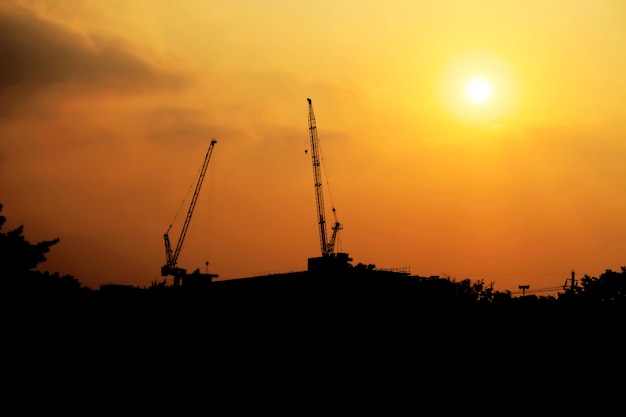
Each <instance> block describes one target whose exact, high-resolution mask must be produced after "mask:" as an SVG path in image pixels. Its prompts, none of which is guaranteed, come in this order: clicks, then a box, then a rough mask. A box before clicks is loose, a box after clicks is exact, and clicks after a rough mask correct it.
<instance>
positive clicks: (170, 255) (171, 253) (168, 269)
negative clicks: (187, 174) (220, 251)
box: [161, 139, 217, 286]
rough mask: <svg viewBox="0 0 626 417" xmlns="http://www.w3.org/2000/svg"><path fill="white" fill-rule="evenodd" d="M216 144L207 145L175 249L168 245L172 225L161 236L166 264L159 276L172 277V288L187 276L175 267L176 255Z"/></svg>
mask: <svg viewBox="0 0 626 417" xmlns="http://www.w3.org/2000/svg"><path fill="white" fill-rule="evenodd" d="M216 143H217V140H215V139H212V140H211V144H210V145H209V149H208V150H207V152H206V155H205V156H204V162H203V163H202V167H201V168H200V175H199V178H198V183H197V184H196V189H195V191H194V193H193V197H192V199H191V203H190V205H189V210H188V211H187V217H186V218H185V223H184V225H183V228H182V231H181V232H180V236H179V237H178V243H177V244H176V249H174V250H172V246H171V244H170V237H169V231H170V230H171V228H172V225H171V224H170V226H169V227H168V229H167V232H165V234H164V235H163V237H164V239H165V259H166V263H165V265H163V266H162V267H161V276H164V277H165V276H168V275H170V276H173V277H174V286H178V285H180V281H181V279H182V278H183V277H184V276H185V275H186V274H187V271H186V270H185V269H183V268H179V267H178V266H177V263H178V255H180V250H181V249H182V246H183V242H184V240H185V235H186V234H187V229H188V228H189V223H190V222H191V216H192V215H193V210H194V208H195V206H196V202H197V201H198V196H199V194H200V188H201V187H202V182H203V180H204V176H205V174H206V170H207V167H208V166H209V161H210V159H211V154H212V153H213V147H214V146H215V144H216Z"/></svg>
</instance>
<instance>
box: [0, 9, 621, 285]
mask: <svg viewBox="0 0 626 417" xmlns="http://www.w3.org/2000/svg"><path fill="white" fill-rule="evenodd" d="M625 41H626V2H624V1H623V0H588V1H583V0H562V1H558V0H553V1H544V0H541V1H534V0H523V1H505V2H503V1H486V0H483V1H452V0H436V1H405V0H385V1H373V0H372V1H362V0H359V1H357V0H354V1H352V0H342V1H337V0H332V1H330V0H328V1H327V0H317V1H309V0H301V1H291V0H264V1H257V0H229V1H209V0H204V1H200V0H197V1H192V0H177V1H169V0H161V1H159V0H141V1H140V0H133V1H126V0H108V1H83V0H65V1H62V0H58V1H53V0H50V1H45V0H43V1H42V0H38V1H35V0H32V1H26V0H25V1H11V0H9V1H6V0H5V1H3V2H2V3H0V57H1V59H0V204H3V206H4V207H3V210H2V214H3V215H4V216H6V217H7V224H6V225H5V227H4V229H3V231H5V232H6V231H8V230H10V229H12V228H15V227H17V226H19V225H21V224H23V225H24V235H25V237H26V238H27V239H28V240H29V241H31V242H39V241H43V240H51V239H54V238H57V237H58V238H59V239H60V242H59V243H58V244H57V245H55V246H53V247H52V248H51V250H50V252H49V253H48V255H47V258H48V260H47V261H46V262H45V263H44V264H41V266H40V269H42V270H47V271H51V272H57V271H58V272H59V273H61V274H71V275H73V276H75V277H76V278H77V279H78V280H79V281H80V282H81V283H82V284H84V285H85V286H88V287H91V288H94V289H97V288H99V286H100V285H102V284H108V283H126V284H132V285H137V286H142V287H143V286H149V285H150V284H151V283H152V282H153V281H159V282H160V281H162V280H163V279H164V278H163V277H161V275H160V268H161V266H162V265H163V264H164V263H165V249H164V241H163V234H164V233H165V232H166V231H167V228H168V226H169V225H170V224H173V229H172V231H171V232H170V239H171V240H172V241H173V244H175V243H176V241H177V239H178V235H179V233H180V232H179V230H180V227H179V228H178V229H176V224H179V225H181V226H182V222H183V221H184V218H185V216H186V212H187V209H188V206H189V203H190V198H191V196H190V194H189V193H191V192H192V191H193V187H195V181H196V174H197V172H198V170H199V168H200V166H201V165H202V161H203V159H204V155H205V153H206V151H207V149H208V147H209V143H210V141H211V139H212V138H215V139H216V140H217V144H216V145H215V148H214V151H213V154H212V158H211V161H210V164H209V169H208V172H207V176H206V179H205V181H204V184H203V188H202V190H201V194H200V198H199V201H198V204H197V206H196V209H195V212H194V215H193V218H192V220H191V224H190V227H189V232H188V234H187V238H186V240H185V244H184V246H183V248H182V251H181V255H180V258H179V266H181V267H183V268H186V269H187V270H188V271H190V272H191V271H192V270H194V269H196V268H200V269H201V271H202V272H205V271H207V269H206V266H205V262H207V261H208V262H209V267H208V272H210V273H215V274H218V275H219V279H230V278H241V277H248V276H254V275H259V274H265V273H270V272H287V271H293V270H304V269H306V265H307V258H309V257H314V256H319V255H320V243H319V237H318V226H317V215H316V208H315V194H314V186H313V172H312V164H311V154H310V152H309V153H305V152H304V151H305V150H306V149H308V148H309V143H308V142H309V136H308V118H307V116H308V104H307V100H306V99H307V98H311V99H312V102H313V108H314V110H315V116H316V119H317V131H318V136H319V139H320V143H321V149H322V155H323V160H324V165H323V166H324V169H325V176H326V177H325V178H327V179H328V183H329V184H330V189H329V190H330V191H328V190H326V191H325V205H326V208H327V209H328V210H327V211H328V213H327V220H328V221H329V223H330V222H332V220H333V218H332V214H331V213H330V208H331V207H332V206H334V207H335V208H336V213H337V216H338V220H339V221H340V222H341V223H342V224H343V230H342V231H341V232H340V241H339V245H338V248H339V249H340V250H341V251H343V252H347V253H349V255H350V256H351V257H352V258H353V259H354V261H353V263H355V264H356V263H359V262H362V263H365V264H375V265H376V266H377V267H379V268H410V272H411V274H413V275H420V276H430V275H440V276H451V277H454V278H456V279H465V278H469V279H472V280H479V279H483V280H484V281H485V282H486V283H490V282H493V283H494V287H495V289H497V290H507V289H508V290H511V291H518V286H519V285H522V284H525V285H530V286H531V287H530V289H531V290H533V289H535V290H536V289H540V288H550V287H555V286H561V285H563V284H564V282H565V280H566V279H567V278H569V277H570V276H571V272H572V271H575V273H576V276H577V277H578V278H580V277H582V276H583V275H591V276H598V275H599V274H601V273H602V272H603V271H604V270H605V269H613V270H619V268H620V267H621V266H624V265H626V163H624V161H625V158H626V105H625V103H626V75H625V74H626V48H625V47H624V42H625ZM475 77H482V78H483V79H484V80H486V81H487V82H488V83H489V84H490V86H491V96H490V97H488V99H487V100H486V101H484V102H482V103H475V102H472V101H471V100H469V98H468V97H467V95H466V91H465V89H466V87H467V84H468V82H469V81H470V80H471V79H473V78H475ZM177 213H178V215H177ZM168 279H169V280H171V277H168ZM169 282H171V281H169Z"/></svg>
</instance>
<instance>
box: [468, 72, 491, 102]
mask: <svg viewBox="0 0 626 417" xmlns="http://www.w3.org/2000/svg"><path fill="white" fill-rule="evenodd" d="M491 91H492V90H491V83H490V82H489V81H487V80H486V79H484V78H473V79H471V80H470V81H469V82H468V83H467V85H466V87H465V94H466V95H467V98H468V99H469V100H470V101H471V102H472V103H475V104H481V103H484V102H486V101H489V99H490V98H491Z"/></svg>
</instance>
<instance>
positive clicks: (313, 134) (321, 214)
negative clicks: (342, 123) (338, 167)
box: [307, 98, 352, 270]
mask: <svg viewBox="0 0 626 417" xmlns="http://www.w3.org/2000/svg"><path fill="white" fill-rule="evenodd" d="M307 102H308V103H309V138H310V142H311V159H312V162H313V185H314V187H315V202H316V206H317V219H318V226H319V234H320V248H321V252H322V256H321V258H310V259H309V270H311V269H318V268H319V267H320V266H324V267H328V266H329V265H337V263H335V262H333V263H330V262H331V261H329V260H330V259H331V258H333V259H338V260H340V262H339V264H341V263H347V261H350V260H352V259H350V258H348V254H346V253H336V252H335V241H336V239H337V233H338V232H339V231H340V230H342V229H343V225H342V224H341V223H339V221H338V220H337V214H336V211H335V207H332V212H333V216H334V219H335V222H334V223H333V226H332V227H331V230H332V235H331V236H330V238H328V237H327V233H326V214H325V210H324V194H323V187H322V174H321V156H320V155H321V154H320V142H319V138H318V137H317V124H316V121H315V113H314V112H313V103H312V101H311V99H310V98H307Z"/></svg>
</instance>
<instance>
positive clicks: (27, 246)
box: [0, 204, 81, 292]
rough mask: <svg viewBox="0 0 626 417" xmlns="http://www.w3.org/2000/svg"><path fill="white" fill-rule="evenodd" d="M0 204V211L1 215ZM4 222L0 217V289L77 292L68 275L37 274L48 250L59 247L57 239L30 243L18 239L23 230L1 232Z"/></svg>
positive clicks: (0, 206)
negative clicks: (0, 286)
mask: <svg viewBox="0 0 626 417" xmlns="http://www.w3.org/2000/svg"><path fill="white" fill-rule="evenodd" d="M2 207H3V206H2V204H0V211H2ZM5 222H6V217H5V216H0V276H1V277H2V279H3V282H2V285H3V287H5V288H10V289H14V290H16V289H22V290H28V291H35V290H36V291H39V292H41V291H52V290H54V291H57V292H58V291H65V290H67V291H70V292H73V291H77V290H78V289H80V287H81V284H80V282H78V280H77V279H76V278H74V277H72V276H71V275H64V276H60V275H59V274H58V273H53V274H50V273H49V272H41V271H37V270H36V268H37V266H38V265H39V264H40V263H42V262H44V261H46V256H45V255H46V254H47V253H48V252H49V251H50V247H52V246H53V245H56V244H57V243H59V238H56V239H53V240H46V241H43V242H39V243H35V244H33V243H30V242H28V241H27V240H26V239H25V238H24V236H23V235H22V233H23V231H24V226H23V225H20V226H19V227H17V228H15V229H13V230H10V231H8V232H6V233H4V232H1V231H2V227H3V226H4V224H5Z"/></svg>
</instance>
